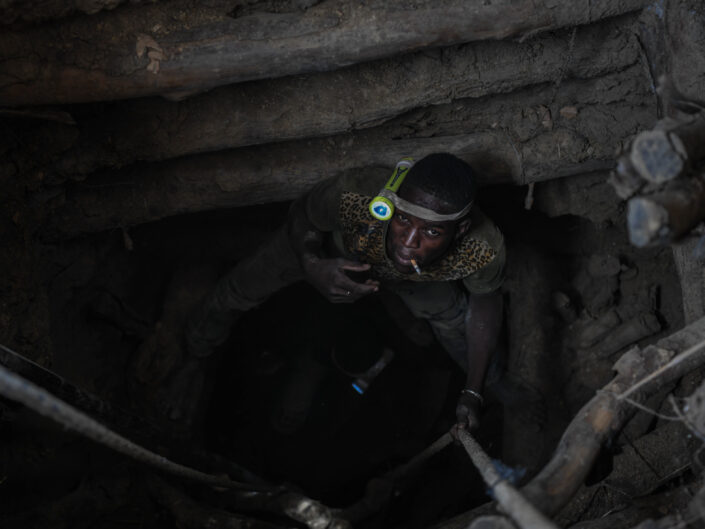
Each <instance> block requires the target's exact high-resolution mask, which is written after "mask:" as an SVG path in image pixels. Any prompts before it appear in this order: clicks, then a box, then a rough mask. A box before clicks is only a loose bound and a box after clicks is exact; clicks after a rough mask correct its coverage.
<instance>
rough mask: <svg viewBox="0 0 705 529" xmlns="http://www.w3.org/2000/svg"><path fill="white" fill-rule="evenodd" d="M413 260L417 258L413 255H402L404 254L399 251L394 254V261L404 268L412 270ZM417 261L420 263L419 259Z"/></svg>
mask: <svg viewBox="0 0 705 529" xmlns="http://www.w3.org/2000/svg"><path fill="white" fill-rule="evenodd" d="M412 259H416V258H415V257H414V256H413V255H411V254H402V253H399V252H398V251H397V252H394V260H395V261H396V262H397V263H398V264H400V265H402V266H405V267H409V268H411V267H412V263H411V260H412ZM416 261H417V262H418V259H416Z"/></svg>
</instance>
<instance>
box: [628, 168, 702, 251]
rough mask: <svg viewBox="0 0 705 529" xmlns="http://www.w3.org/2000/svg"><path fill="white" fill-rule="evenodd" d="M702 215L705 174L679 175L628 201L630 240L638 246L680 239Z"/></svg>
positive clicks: (666, 242)
mask: <svg viewBox="0 0 705 529" xmlns="http://www.w3.org/2000/svg"><path fill="white" fill-rule="evenodd" d="M704 218H705V177H703V176H693V177H690V178H685V177H684V178H679V179H678V180H675V181H673V182H671V183H670V184H669V185H668V186H667V187H666V189H665V190H664V191H661V192H660V193H654V194H651V195H640V196H636V197H632V198H631V199H629V202H628V203H627V228H628V230H629V241H630V242H631V243H632V244H633V245H634V246H637V247H639V248H643V247H645V246H655V245H659V244H669V243H671V242H673V241H677V240H679V239H680V238H681V237H682V236H683V235H685V234H686V233H688V232H689V231H690V230H691V229H692V228H694V227H695V226H696V225H697V224H698V223H699V222H700V221H702V220H703V219H704Z"/></svg>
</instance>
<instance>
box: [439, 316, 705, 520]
mask: <svg viewBox="0 0 705 529" xmlns="http://www.w3.org/2000/svg"><path fill="white" fill-rule="evenodd" d="M675 351H680V352H679V353H678V354H677V355H676V356H675V357H673V355H674V354H675ZM704 364H705V318H701V319H699V320H697V321H696V322H694V323H692V324H691V325H688V326H686V327H684V328H683V329H681V330H680V331H677V332H675V333H673V334H672V335H670V336H667V337H665V338H662V339H661V340H659V341H658V342H657V343H656V344H655V345H654V346H648V347H646V348H645V349H643V350H639V349H637V348H633V349H630V350H629V351H627V352H626V353H625V354H624V355H622V357H621V358H620V359H619V360H618V361H617V363H616V364H615V365H614V369H615V370H616V371H617V373H618V374H617V376H616V377H615V378H614V379H613V380H612V381H611V382H610V383H609V384H607V385H606V386H605V387H604V388H603V389H602V390H600V391H598V393H597V395H596V396H595V397H593V398H592V399H591V400H590V401H589V402H588V403H587V404H585V406H583V408H582V409H581V410H580V411H579V412H578V413H577V414H576V416H575V417H574V418H573V420H572V421H571V423H570V424H569V425H568V428H567V429H566V431H565V432H564V433H563V436H562V437H561V440H560V441H559V443H558V446H557V447H556V450H555V452H554V454H553V457H552V458H551V460H550V461H549V462H548V463H547V464H546V466H544V468H543V470H541V472H539V473H538V474H537V475H536V476H535V477H534V478H533V479H532V480H531V481H530V482H529V483H528V484H527V485H525V486H524V487H523V488H522V489H521V492H522V493H523V494H524V496H525V497H526V499H527V500H529V501H530V502H531V503H532V504H533V505H534V506H536V507H537V508H538V509H539V510H540V511H541V512H543V513H544V514H546V515H548V516H553V515H554V514H555V513H557V512H558V511H559V509H561V508H562V507H563V506H564V505H565V504H566V503H567V502H568V501H569V500H570V499H571V498H572V497H573V495H574V494H575V492H576V491H577V490H578V488H579V487H580V486H581V484H582V483H583V481H584V480H585V478H586V476H587V475H588V473H589V471H590V469H591V468H592V465H593V463H594V461H595V459H596V458H597V455H598V454H599V451H600V448H601V446H602V445H603V443H604V442H605V441H607V440H608V439H610V438H611V437H613V436H614V435H615V434H616V433H617V432H619V431H620V429H621V428H622V426H623V425H624V424H625V423H626V421H627V420H628V419H629V418H630V417H631V416H633V415H634V413H635V412H636V411H637V408H636V407H634V406H633V405H632V404H631V403H630V402H629V400H632V401H641V400H642V399H644V398H646V397H647V396H648V395H651V394H653V393H654V392H656V391H658V390H659V389H660V388H661V387H663V386H666V385H668V384H670V383H672V382H673V381H675V380H678V379H679V378H681V377H683V376H684V375H686V374H687V373H690V372H691V371H693V370H694V369H697V368H698V367H700V366H702V365H704ZM669 428H670V427H669ZM486 511H487V509H486V508H481V509H475V510H473V511H469V512H467V513H463V514H461V515H458V516H456V517H454V518H452V519H450V520H446V521H445V522H442V523H440V524H438V525H437V526H435V528H434V529H463V528H465V527H467V525H468V524H469V523H470V522H471V521H472V520H473V519H475V518H476V517H477V516H480V515H483V514H485V513H486Z"/></svg>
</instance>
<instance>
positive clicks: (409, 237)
mask: <svg viewBox="0 0 705 529" xmlns="http://www.w3.org/2000/svg"><path fill="white" fill-rule="evenodd" d="M476 192H477V181H476V177H475V173H474V171H473V169H472V168H471V167H470V166H469V165H468V164H467V163H465V162H464V161H462V160H461V159H459V158H457V157H456V156H453V155H452V154H447V153H437V154H430V155H428V156H426V157H425V158H423V159H421V160H419V161H418V162H417V163H416V164H414V166H413V167H412V168H411V169H410V170H409V173H408V174H407V176H406V178H405V179H404V183H403V184H402V185H401V187H400V189H399V191H398V195H399V197H400V198H403V199H404V200H406V201H408V202H411V203H412V204H416V205H418V206H422V207H424V208H427V209H431V210H433V211H435V212H436V213H440V214H444V215H445V214H453V213H457V212H458V211H461V210H462V209H463V208H465V207H466V206H467V205H468V204H469V203H471V202H473V201H474V200H475V194H476ZM469 228H470V218H469V215H466V216H465V217H463V218H461V219H458V220H446V221H430V220H426V219H423V218H420V217H416V216H414V215H412V214H410V213H408V212H405V211H404V210H403V209H399V208H397V210H396V211H395V213H394V216H393V217H392V219H391V220H390V221H389V231H388V233H387V248H386V250H387V255H389V257H390V258H391V260H392V262H393V263H394V266H395V268H396V269H397V270H399V271H400V272H403V273H412V272H413V267H412V265H411V259H414V260H416V262H417V263H418V265H419V266H420V267H421V268H423V267H424V266H428V265H430V264H432V263H433V262H435V261H437V260H438V259H440V258H442V257H443V256H444V255H445V253H446V252H447V251H448V250H449V249H450V248H451V246H452V245H453V243H454V242H455V241H457V240H458V239H460V238H461V237H463V235H465V233H467V231H468V229H469Z"/></svg>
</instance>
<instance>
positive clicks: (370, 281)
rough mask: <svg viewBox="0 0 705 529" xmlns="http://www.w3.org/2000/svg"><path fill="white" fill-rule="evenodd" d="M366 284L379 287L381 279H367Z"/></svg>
mask: <svg viewBox="0 0 705 529" xmlns="http://www.w3.org/2000/svg"><path fill="white" fill-rule="evenodd" d="M364 284H365V285H372V286H374V287H377V289H379V281H375V280H374V279H367V280H365V283H364Z"/></svg>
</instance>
